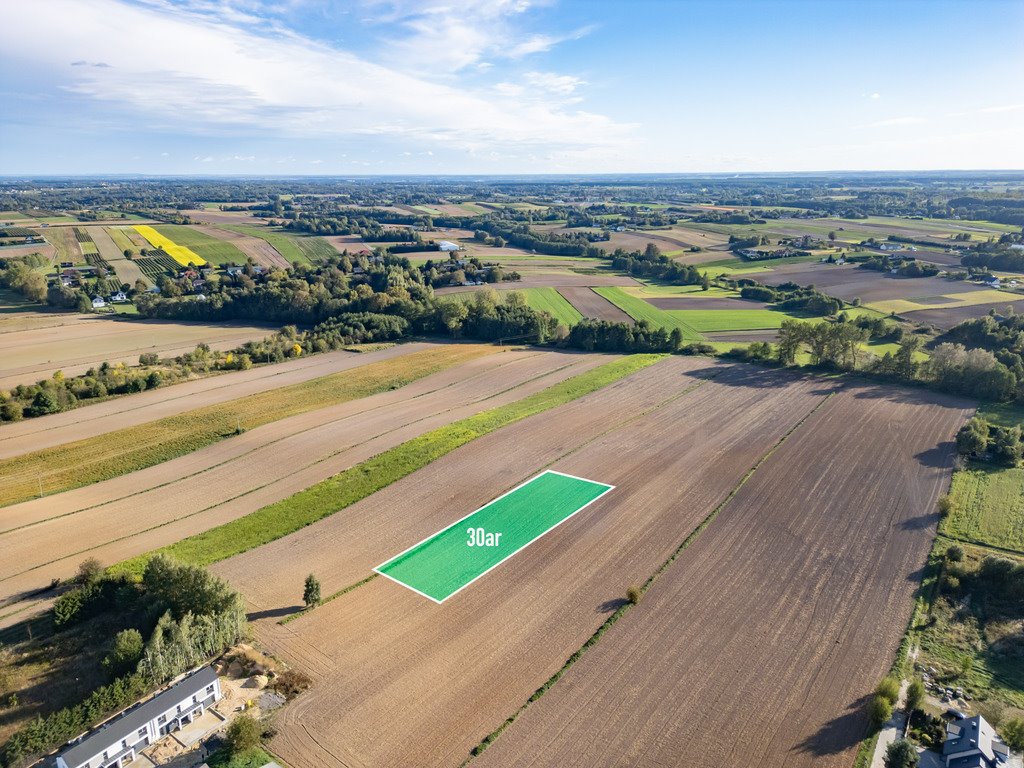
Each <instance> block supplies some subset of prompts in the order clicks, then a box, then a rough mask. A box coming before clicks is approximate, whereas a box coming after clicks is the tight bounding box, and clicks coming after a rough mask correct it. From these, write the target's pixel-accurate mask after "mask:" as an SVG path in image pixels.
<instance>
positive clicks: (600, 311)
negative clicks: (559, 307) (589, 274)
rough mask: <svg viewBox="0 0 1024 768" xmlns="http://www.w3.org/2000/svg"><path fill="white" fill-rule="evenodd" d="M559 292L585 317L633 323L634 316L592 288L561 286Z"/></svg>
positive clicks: (611, 321)
mask: <svg viewBox="0 0 1024 768" xmlns="http://www.w3.org/2000/svg"><path fill="white" fill-rule="evenodd" d="M558 292H559V293H560V294H562V297H563V298H564V299H565V300H566V301H568V302H569V303H570V304H572V305H573V306H574V307H576V309H577V310H578V311H579V313H580V314H581V315H583V316H584V317H590V318H593V319H595V320H607V321H608V322H610V323H629V324H630V325H632V324H633V318H632V317H630V316H629V315H627V314H626V313H625V312H623V311H622V310H621V309H619V308H618V307H616V306H615V305H614V304H612V303H611V302H610V301H608V299H606V298H605V297H604V296H601V295H600V294H598V293H595V292H594V291H593V290H591V289H590V288H583V287H577V288H561V289H559V291H558Z"/></svg>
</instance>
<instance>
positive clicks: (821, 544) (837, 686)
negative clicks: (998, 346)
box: [471, 386, 971, 768]
mask: <svg viewBox="0 0 1024 768" xmlns="http://www.w3.org/2000/svg"><path fill="white" fill-rule="evenodd" d="M970 410H971V408H970V407H969V406H968V405H967V404H965V403H963V402H961V401H957V400H955V399H953V398H949V397H944V396H940V395H934V396H930V395H927V394H922V393H918V392H913V391H910V392H901V391H898V390H897V391H895V392H894V391H891V390H889V391H885V390H882V389H881V388H874V387H858V386H847V387H846V388H845V389H844V390H843V391H841V392H840V393H839V394H837V395H836V396H835V397H834V398H832V399H831V400H830V401H829V402H828V403H827V404H826V405H825V406H824V407H823V408H821V409H820V410H819V411H818V412H817V413H815V414H813V415H812V416H811V417H810V418H809V419H808V420H807V422H806V423H805V424H804V425H803V426H801V428H800V429H799V430H798V431H797V432H795V433H794V434H793V435H792V436H791V437H790V438H789V440H787V441H786V442H785V443H784V444H782V445H781V446H780V447H779V449H778V450H777V451H775V452H774V453H773V454H772V455H771V456H770V457H769V458H768V459H767V460H766V461H765V462H764V464H763V465H762V466H761V467H759V468H758V469H757V471H756V472H755V473H754V474H753V475H752V476H751V478H750V480H749V481H748V482H747V483H745V484H744V485H743V486H742V487H741V488H740V489H739V491H738V492H737V493H736V495H735V496H734V497H733V498H732V499H731V500H730V501H729V503H728V504H727V505H726V506H725V508H724V509H723V510H722V511H721V512H720V513H719V515H718V516H717V517H716V518H715V519H714V520H713V522H712V523H711V524H710V525H709V526H708V528H707V529H706V530H705V531H704V533H703V534H702V535H701V536H700V537H698V538H697V539H696V540H695V541H694V542H693V543H692V544H691V545H690V547H689V548H688V549H687V550H686V552H685V553H684V555H683V556H682V557H680V558H679V559H678V560H677V561H676V562H675V563H673V564H672V565H671V566H670V567H669V568H668V569H667V570H666V571H665V573H664V574H663V575H662V576H661V578H659V579H658V580H657V581H655V582H654V584H653V586H652V587H651V588H650V590H649V591H648V593H647V595H646V596H645V598H644V600H643V601H642V602H641V603H640V604H639V605H638V606H636V607H634V608H631V609H630V610H628V611H627V612H626V613H625V615H624V617H623V618H622V620H620V621H619V622H618V623H616V625H615V626H614V627H612V628H610V629H609V630H608V632H607V633H606V634H605V635H604V637H603V638H602V639H601V640H600V642H598V643H597V644H596V645H595V646H594V647H592V648H591V649H589V650H588V651H587V653H586V654H585V655H584V656H582V657H581V659H580V660H579V661H578V662H577V663H576V664H575V665H573V666H572V667H571V668H570V669H569V670H568V671H567V672H566V673H565V674H564V676H563V677H562V678H561V679H560V680H559V681H558V682H557V683H556V684H555V685H554V686H553V687H552V688H551V690H549V691H547V692H546V693H545V694H544V696H542V697H540V698H539V699H538V700H537V701H536V702H534V703H533V704H531V705H530V706H529V707H527V708H526V710H525V711H524V712H523V713H522V714H521V715H520V716H519V717H518V718H517V720H516V721H515V722H514V723H513V724H512V725H511V726H509V727H508V728H507V729H506V730H505V732H504V733H503V734H502V735H501V736H500V737H498V738H497V739H496V740H495V741H494V743H493V744H492V745H491V746H490V747H489V748H488V749H487V750H486V751H485V752H484V753H483V755H482V756H481V757H480V758H478V759H477V760H474V761H471V762H472V764H474V765H476V764H479V765H481V766H489V765H502V766H525V765H529V766H545V765H588V766H589V765H612V764H616V765H618V764H630V765H665V764H675V765H687V766H693V767H694V768H703V767H704V766H708V767H710V766H720V765H726V764H729V765H733V764H735V765H750V766H765V767H767V766H777V765H786V766H810V765H813V766H816V767H817V766H836V767H837V768H838V767H839V766H848V765H850V764H851V762H852V760H853V754H854V752H856V749H857V745H858V742H859V740H860V737H861V736H862V735H863V733H864V730H865V728H866V725H867V723H866V718H865V715H864V710H863V707H862V701H863V699H864V697H865V696H866V695H867V694H868V693H869V692H870V691H871V689H872V688H873V686H874V685H875V683H876V682H877V680H878V678H880V677H881V676H882V675H883V674H884V673H885V671H886V670H887V669H888V668H889V665H890V664H891V662H892V658H893V654H894V653H895V651H896V647H897V646H898V645H899V643H900V639H901V637H902V634H903V629H904V627H905V625H906V621H907V618H908V617H909V615H910V613H911V610H912V607H913V602H914V593H915V589H916V586H917V580H918V578H919V570H920V568H921V566H922V564H923V563H924V562H925V559H926V557H927V554H928V550H929V548H930V544H931V539H932V536H933V535H934V529H935V523H936V522H937V517H938V516H937V514H936V512H935V505H936V501H937V499H938V496H939V494H940V493H941V492H942V490H943V488H944V486H945V483H946V481H947V480H948V477H949V474H950V471H951V469H952V464H953V453H954V451H953V448H952V440H951V438H952V436H953V434H954V433H955V432H956V430H957V428H958V427H959V425H960V424H961V423H962V422H963V421H964V420H965V418H966V417H967V415H968V414H969V412H970ZM836 446H841V449H837V447H836ZM737 691H742V692H743V695H742V696H737V695H735V694H736V692H737ZM752 701H756V702H758V706H757V707H751V706H750V702H752ZM679 712H701V713H702V716H701V717H700V718H689V717H685V718H681V717H679V716H678V713H679Z"/></svg>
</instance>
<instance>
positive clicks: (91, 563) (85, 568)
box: [75, 557, 103, 586]
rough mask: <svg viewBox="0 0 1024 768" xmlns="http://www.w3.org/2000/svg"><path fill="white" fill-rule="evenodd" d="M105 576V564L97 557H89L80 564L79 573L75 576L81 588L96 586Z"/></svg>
mask: <svg viewBox="0 0 1024 768" xmlns="http://www.w3.org/2000/svg"><path fill="white" fill-rule="evenodd" d="M101 575H103V564H102V563H100V561H99V560H97V559H96V558H95V557H89V558H86V559H85V560H83V561H82V562H81V563H79V564H78V573H77V574H75V582H76V583H77V584H80V585H81V586H85V585H86V584H94V583H96V582H97V581H99V578H100V576H101Z"/></svg>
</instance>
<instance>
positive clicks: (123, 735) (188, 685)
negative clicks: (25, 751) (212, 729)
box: [56, 667, 221, 768]
mask: <svg viewBox="0 0 1024 768" xmlns="http://www.w3.org/2000/svg"><path fill="white" fill-rule="evenodd" d="M220 697H221V690H220V681H219V680H218V679H217V673H216V672H215V671H214V670H213V668H212V667H203V668H202V669H200V670H198V671H196V672H192V673H191V674H189V675H187V676H186V677H185V678H184V679H183V680H181V681H180V682H178V683H175V684H174V685H172V686H171V687H170V688H167V689H166V690H164V691H162V692H161V693H158V694H157V695H156V696H154V697H153V698H151V699H149V700H148V701H144V702H142V703H141V704H136V705H135V706H133V707H132V708H130V709H127V710H125V711H124V712H122V713H121V714H119V715H117V716H116V717H114V718H113V719H111V720H108V721H107V722H106V723H104V724H103V725H102V726H101V727H99V728H97V729H95V730H93V731H90V732H89V733H87V734H85V735H84V736H82V737H81V738H80V739H78V740H77V741H75V742H73V743H71V744H69V745H68V746H67V747H66V748H65V749H64V750H62V751H61V752H60V753H59V754H58V755H57V760H56V765H57V768H123V766H127V765H129V764H130V763H132V762H133V761H134V760H135V757H136V755H137V753H138V752H141V751H142V750H143V749H144V748H145V747H147V746H149V745H150V744H152V743H154V742H156V741H158V740H159V739H161V738H163V737H164V736H166V735H167V734H169V733H171V732H172V731H176V730H178V729H179V728H181V727H182V726H184V725H188V724H189V723H191V722H192V721H193V720H195V719H196V718H198V717H199V716H201V715H202V714H203V712H204V711H205V710H206V709H207V708H209V707H210V706H211V705H212V704H214V703H215V702H216V701H217V700H218V699H220Z"/></svg>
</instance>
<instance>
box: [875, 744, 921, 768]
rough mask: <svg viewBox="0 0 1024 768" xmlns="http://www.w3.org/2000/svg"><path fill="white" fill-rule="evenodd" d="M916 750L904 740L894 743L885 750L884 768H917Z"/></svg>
mask: <svg viewBox="0 0 1024 768" xmlns="http://www.w3.org/2000/svg"><path fill="white" fill-rule="evenodd" d="M919 760H920V758H919V757H918V755H917V749H916V748H915V747H914V745H913V744H911V743H910V742H909V741H907V740H906V739H899V740H898V741H894V742H893V743H892V744H890V745H889V746H888V747H886V749H885V758H884V760H883V761H884V763H885V768H917V764H918V762H919Z"/></svg>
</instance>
